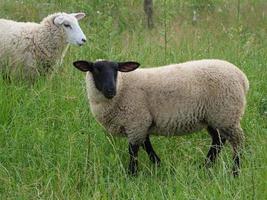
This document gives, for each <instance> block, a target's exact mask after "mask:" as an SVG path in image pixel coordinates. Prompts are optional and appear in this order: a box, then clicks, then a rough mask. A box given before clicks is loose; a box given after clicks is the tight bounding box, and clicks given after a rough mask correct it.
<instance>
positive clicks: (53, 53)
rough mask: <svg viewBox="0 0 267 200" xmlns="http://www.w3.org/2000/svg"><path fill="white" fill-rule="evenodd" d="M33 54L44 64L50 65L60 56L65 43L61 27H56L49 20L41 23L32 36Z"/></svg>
mask: <svg viewBox="0 0 267 200" xmlns="http://www.w3.org/2000/svg"><path fill="white" fill-rule="evenodd" d="M33 42H34V46H35V48H36V50H35V56H36V57H37V58H38V60H41V61H42V63H40V64H44V65H48V66H52V65H54V64H55V62H56V60H57V59H58V58H60V57H61V54H62V52H63V50H64V48H65V47H66V45H67V42H66V35H65V32H64V30H63V28H61V27H57V26H55V25H54V24H51V23H50V22H47V23H44V24H41V27H39V29H38V30H37V31H36V34H35V35H34V38H33Z"/></svg>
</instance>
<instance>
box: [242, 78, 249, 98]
mask: <svg viewBox="0 0 267 200" xmlns="http://www.w3.org/2000/svg"><path fill="white" fill-rule="evenodd" d="M242 84H243V87H244V91H245V94H247V93H248V90H249V81H248V78H247V76H246V75H245V74H244V73H243V76H242Z"/></svg>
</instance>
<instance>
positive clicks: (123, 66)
mask: <svg viewBox="0 0 267 200" xmlns="http://www.w3.org/2000/svg"><path fill="white" fill-rule="evenodd" d="M118 66H119V67H118V70H119V71H120V72H131V71H133V70H135V69H137V68H138V67H139V66H140V64H139V63H138V62H131V61H129V62H119V63H118Z"/></svg>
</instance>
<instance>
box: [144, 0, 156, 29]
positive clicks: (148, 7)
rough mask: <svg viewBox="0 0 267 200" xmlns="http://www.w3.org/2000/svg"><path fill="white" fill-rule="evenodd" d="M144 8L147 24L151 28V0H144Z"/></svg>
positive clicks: (152, 25) (152, 24)
mask: <svg viewBox="0 0 267 200" xmlns="http://www.w3.org/2000/svg"><path fill="white" fill-rule="evenodd" d="M144 10H145V13H146V15H147V26H148V28H150V29H151V28H153V27H154V23H153V0H144Z"/></svg>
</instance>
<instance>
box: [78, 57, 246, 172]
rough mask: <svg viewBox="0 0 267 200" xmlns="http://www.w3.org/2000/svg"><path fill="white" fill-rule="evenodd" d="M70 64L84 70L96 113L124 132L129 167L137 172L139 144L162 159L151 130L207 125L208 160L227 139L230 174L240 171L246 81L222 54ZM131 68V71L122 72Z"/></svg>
mask: <svg viewBox="0 0 267 200" xmlns="http://www.w3.org/2000/svg"><path fill="white" fill-rule="evenodd" d="M73 64H74V66H75V67H76V68H78V69H80V70H81V71H84V72H87V75H86V85H87V94H88V98H89V102H90V107H91V111H92V113H93V115H94V117H95V118H96V119H97V120H98V121H99V122H100V124H102V125H103V126H104V127H105V128H106V129H107V130H108V131H109V132H110V133H111V134H112V135H118V136H119V135H121V136H126V137H127V138H128V141H129V153H130V164H129V172H130V173H132V174H136V173H137V153H138V149H139V146H140V145H142V146H143V147H144V148H145V150H146V151H147V153H148V155H149V157H150V160H151V161H153V162H154V163H159V162H160V159H159V158H158V156H157V155H156V153H155V152H154V150H153V148H152V145H151V143H150V141H149V135H150V134H155V135H164V136H175V135H184V134H189V133H192V132H195V131H199V130H201V129H203V128H207V130H208V132H209V134H210V135H211V138H212V146H211V147H210V150H209V152H208V155H207V159H206V166H208V165H209V164H212V163H213V162H214V161H215V158H216V156H217V155H218V153H219V152H220V150H221V148H222V146H223V144H224V143H225V142H226V140H228V141H229V143H230V144H231V145H232V148H233V155H234V158H233V159H234V166H233V174H234V175H238V171H239V168H240V164H239V159H240V158H239V154H240V150H241V147H242V144H243V140H244V134H243V130H242V128H241V126H240V120H241V118H242V116H243V114H244V109H245V104H246V93H247V91H248V89H249V82H248V80H247V78H246V76H245V74H244V73H243V72H242V71H241V70H239V69H238V68H237V67H236V66H234V65H233V64H231V63H229V62H226V61H222V60H199V61H190V62H185V63H180V64H172V65H168V66H162V67H157V68H147V69H137V70H135V69H136V68H138V66H139V63H136V62H110V61H97V62H95V63H93V62H87V61H76V62H74V63H73ZM133 70H135V71H133ZM129 71H133V72H131V73H121V72H129Z"/></svg>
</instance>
